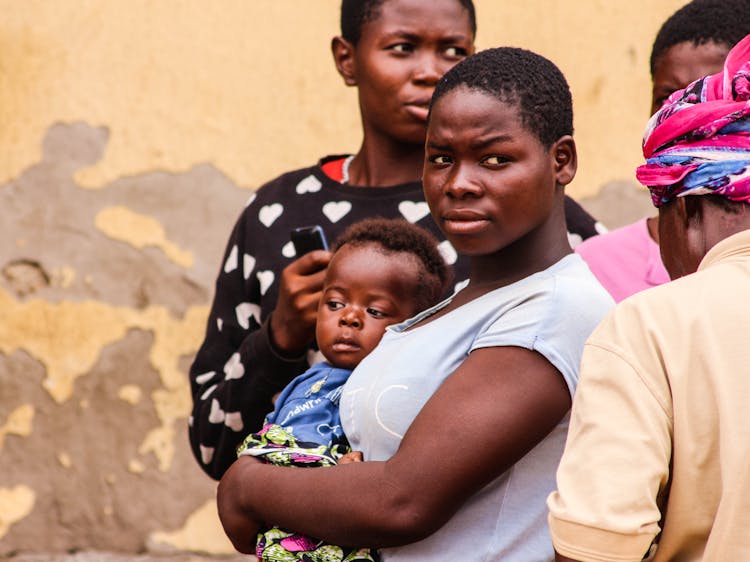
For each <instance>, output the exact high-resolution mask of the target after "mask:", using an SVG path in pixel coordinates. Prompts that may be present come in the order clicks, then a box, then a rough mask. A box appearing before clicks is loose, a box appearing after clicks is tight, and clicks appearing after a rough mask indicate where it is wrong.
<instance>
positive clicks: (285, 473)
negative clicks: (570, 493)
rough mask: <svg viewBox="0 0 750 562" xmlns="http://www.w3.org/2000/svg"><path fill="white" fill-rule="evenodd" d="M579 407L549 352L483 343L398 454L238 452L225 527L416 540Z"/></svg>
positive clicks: (342, 539)
mask: <svg viewBox="0 0 750 562" xmlns="http://www.w3.org/2000/svg"><path fill="white" fill-rule="evenodd" d="M569 407H570V394H569V392H568V389H567V386H566V384H565V382H564V380H563V378H562V376H561V374H560V373H559V372H558V371H557V369H556V368H555V367H553V366H552V364H551V363H549V361H547V359H545V358H544V357H543V356H542V355H540V354H538V353H536V352H533V351H529V350H527V349H523V348H518V347H492V348H484V349H479V350H476V351H474V352H473V353H471V354H470V355H469V357H468V358H467V359H466V361H465V362H464V363H463V364H462V365H461V366H460V367H459V368H458V369H457V370H456V371H455V372H454V373H453V374H452V375H451V376H450V377H448V378H447V379H446V381H445V382H444V383H443V385H441V387H440V388H439V389H438V390H437V391H436V392H435V394H434V395H433V396H432V398H430V400H429V401H428V402H427V404H425V406H424V408H423V409H422V411H421V412H420V414H419V415H418V416H417V418H416V419H415V420H414V423H413V424H412V426H411V427H410V428H409V430H408V432H407V433H406V435H405V436H404V439H403V441H402V443H401V446H400V448H399V450H398V451H397V452H396V454H395V455H394V456H393V457H392V458H391V459H389V460H388V461H385V462H364V463H354V464H349V465H345V466H336V467H332V468H327V469H325V470H309V469H296V468H284V467H274V466H269V465H260V464H257V463H252V462H246V461H245V460H244V459H240V460H238V461H237V462H236V463H235V464H234V465H233V466H232V467H231V469H230V470H229V471H228V472H227V473H226V475H225V476H224V478H223V479H222V481H221V483H220V485H219V490H218V502H219V509H220V511H221V513H222V514H223V515H222V520H229V521H231V522H232V524H231V525H229V526H227V525H226V524H225V530H226V532H227V534H228V535H229V536H230V538H231V539H232V540H233V542H235V544H236V541H237V540H241V539H242V537H241V536H240V535H242V534H243V533H244V531H243V525H242V523H241V522H242V521H247V522H248V528H250V529H252V526H253V525H254V524H255V521H265V522H267V523H270V524H273V525H279V526H282V527H286V528H291V529H294V530H295V531H298V532H300V533H304V534H307V535H311V536H316V537H319V538H321V539H323V540H326V541H329V542H332V543H335V544H366V545H369V546H372V547H384V546H395V545H400V544H408V543H411V542H415V541H417V540H420V539H422V538H424V537H426V536H429V535H430V534H432V533H433V532H435V531H436V530H437V529H439V528H440V527H441V526H442V525H443V524H444V523H445V522H446V521H447V520H448V519H450V517H451V516H452V515H453V514H454V513H455V512H456V511H457V510H458V508H459V507H460V506H461V505H462V504H463V502H464V501H465V500H466V499H467V498H468V497H469V496H470V495H472V494H473V493H475V492H476V491H477V490H479V489H480V488H482V487H483V486H484V485H486V484H487V483H489V482H490V481H492V480H493V479H494V478H496V477H497V476H499V475H500V474H502V473H503V472H504V471H505V470H507V469H508V468H509V467H511V466H512V465H513V464H514V463H515V462H516V461H517V460H518V459H520V458H521V457H522V456H524V455H525V454H526V453H527V452H528V451H529V450H531V449H532V448H533V447H534V446H535V445H536V444H537V443H539V442H540V441H541V440H542V439H543V438H544V437H545V436H546V435H547V434H548V433H549V432H550V431H551V430H552V429H553V428H554V427H555V425H557V423H558V422H559V421H560V420H561V419H562V417H563V416H564V415H565V413H566V412H567V411H568V409H569ZM457 428H461V429H462V430H461V431H460V437H461V439H455V435H456V430H457ZM238 522H240V523H239V524H238Z"/></svg>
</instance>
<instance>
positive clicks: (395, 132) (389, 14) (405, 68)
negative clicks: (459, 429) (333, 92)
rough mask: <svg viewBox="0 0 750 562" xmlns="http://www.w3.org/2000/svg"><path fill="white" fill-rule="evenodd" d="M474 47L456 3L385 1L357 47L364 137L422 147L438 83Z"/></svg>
mask: <svg viewBox="0 0 750 562" xmlns="http://www.w3.org/2000/svg"><path fill="white" fill-rule="evenodd" d="M473 49H474V47H473V37H472V31H471V23H470V20H469V13H468V12H467V11H466V9H465V8H464V7H463V6H461V4H460V3H459V2H458V1H457V0H429V1H425V0H387V1H386V2H384V3H383V4H382V6H380V8H379V9H378V15H377V16H376V17H375V19H373V20H371V21H369V22H366V23H365V24H363V26H362V30H361V37H360V40H359V42H358V43H357V45H356V47H354V54H353V61H354V65H353V73H354V83H356V85H357V86H358V88H359V104H360V111H361V114H362V122H363V127H364V130H365V134H367V135H369V136H373V135H380V136H384V137H386V138H388V139H390V140H394V141H396V142H399V143H408V144H422V143H424V137H425V129H426V121H427V108H428V105H429V103H430V98H431V97H432V92H433V90H434V89H435V84H436V83H437V81H438V80H439V79H440V78H441V77H442V76H443V74H445V73H446V72H447V71H448V70H449V69H450V68H451V67H453V66H454V65H455V64H456V63H458V62H459V61H461V60H462V59H464V58H466V57H467V56H468V55H469V54H471V53H472V52H473Z"/></svg>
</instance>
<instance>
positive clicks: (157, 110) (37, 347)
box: [0, 0, 684, 555]
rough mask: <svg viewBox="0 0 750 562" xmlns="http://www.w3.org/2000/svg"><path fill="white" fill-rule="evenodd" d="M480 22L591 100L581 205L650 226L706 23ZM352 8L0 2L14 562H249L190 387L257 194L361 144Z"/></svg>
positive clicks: (499, 10)
mask: <svg viewBox="0 0 750 562" xmlns="http://www.w3.org/2000/svg"><path fill="white" fill-rule="evenodd" d="M425 1H426V0H425ZM476 2H477V11H478V22H479V32H478V37H477V45H478V47H479V48H486V47H491V46H497V45H504V44H507V45H515V46H522V47H526V48H530V49H532V50H535V51H537V52H540V53H541V54H544V55H546V56H547V57H549V58H551V59H552V60H553V61H555V62H556V63H558V65H559V66H560V67H561V68H562V70H563V71H564V72H565V73H566V75H567V77H568V79H569V81H570V83H571V87H572V90H573V98H574V103H575V125H576V137H577V139H578V142H579V149H580V166H579V174H578V177H577V178H576V180H575V182H574V183H573V184H572V186H571V187H570V191H569V193H570V194H571V195H573V196H574V197H576V198H577V199H579V200H581V201H582V202H583V203H584V204H585V205H586V206H587V207H588V208H589V209H591V210H592V211H593V212H594V214H595V216H597V218H598V219H600V220H601V221H602V222H604V224H606V225H608V226H610V227H612V226H617V225H619V224H623V223H624V222H625V221H627V220H631V219H634V218H636V217H638V216H642V215H643V214H645V213H647V212H649V210H648V206H649V203H648V197H647V196H646V194H645V192H644V191H642V190H639V189H637V188H636V187H635V185H634V183H633V169H634V167H635V166H636V165H637V164H638V163H639V162H640V137H641V133H642V130H643V126H644V124H645V121H646V119H647V117H648V115H647V113H648V108H649V99H650V78H649V73H648V56H649V53H650V47H651V42H652V40H653V37H654V35H655V33H656V30H657V28H658V26H659V25H660V23H661V22H662V21H663V20H664V19H665V18H666V17H667V16H668V15H669V14H670V13H672V12H673V11H674V10H675V9H676V8H678V7H679V6H681V5H682V4H683V3H684V2H683V0H660V1H659V2H653V1H650V0H630V1H628V2H625V1H615V0H575V1H574V0H527V1H526V2H523V3H520V2H515V1H511V0H476ZM338 5H339V3H338V0H315V1H314V2H311V1H310V0H284V1H283V2H279V1H278V0H253V2H247V1H246V0H224V1H222V2H211V3H208V2H198V1H196V0H162V1H160V2H150V1H148V0H127V1H126V0H106V1H101V0H65V1H62V2H49V1H43V0H26V1H25V2H23V3H19V2H16V1H14V0H0V12H1V13H2V14H3V16H2V18H1V19H0V147H1V149H0V555H2V554H7V553H10V552H14V551H60V552H63V551H69V550H75V549H113V550H120V551H125V552H140V551H144V550H151V551H160V550H163V549H177V550H180V551H183V550H184V551H202V552H208V553H222V552H231V547H230V546H229V544H228V542H227V541H226V539H225V538H224V537H223V533H222V532H221V531H220V529H219V527H218V523H217V520H216V515H215V508H214V499H213V498H214V491H215V484H214V483H213V482H212V481H210V480H209V479H208V478H207V477H205V476H204V475H203V473H202V472H200V470H199V469H198V467H197V464H196V463H195V462H194V461H193V459H192V456H191V453H190V451H189V448H188V444H187V436H186V420H187V416H188V415H189V412H190V396H189V387H188V381H187V375H186V373H187V369H188V366H189V364H190V361H191V359H192V356H193V354H194V353H195V350H196V349H197V347H198V345H199V343H200V341H201V337H202V334H203V330H204V323H205V318H206V316H207V312H208V305H209V302H210V298H211V294H212V290H213V279H214V275H215V274H216V272H217V271H218V267H219V260H220V256H221V253H222V250H223V245H224V243H225V241H226V238H227V236H228V233H229V230H230V229H231V227H232V224H233V223H234V220H235V219H236V217H237V216H238V214H239V212H240V210H241V208H242V206H243V204H244V202H245V200H246V199H247V198H248V196H249V195H250V193H251V190H252V189H253V188H255V187H257V186H258V185H260V184H261V183H263V182H264V181H265V180H268V179H270V178H272V177H274V176H276V175H278V174H279V173H281V172H283V171H286V170H289V169H292V168H297V167H301V166H305V165H309V164H310V163H312V162H314V161H315V160H316V159H317V158H318V157H319V156H321V155H322V154H323V153H337V152H338V153H340V152H353V151H355V150H356V149H357V147H358V145H359V141H360V137H359V126H358V114H357V109H356V93H355V91H354V90H353V89H347V88H345V87H344V86H343V84H342V82H341V80H340V79H339V77H338V76H337V74H336V73H335V69H334V67H333V64H332V62H331V57H330V54H329V48H328V45H329V41H330V38H331V36H333V35H334V34H336V33H337V32H338Z"/></svg>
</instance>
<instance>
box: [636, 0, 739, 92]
mask: <svg viewBox="0 0 750 562" xmlns="http://www.w3.org/2000/svg"><path fill="white" fill-rule="evenodd" d="M749 33H750V0H693V1H692V2H690V3H688V4H686V5H685V6H683V7H682V8H680V9H679V10H677V11H676V12H675V13H674V14H672V15H671V16H669V18H667V20H666V21H665V22H664V23H663V24H662V26H661V28H660V29H659V32H658V33H657V34H656V39H655V40H654V45H653V47H652V48H651V61H650V65H651V76H652V77H653V75H654V68H655V66H656V63H657V62H658V59H659V57H661V56H662V55H663V54H664V53H665V52H666V51H667V50H668V49H670V48H671V47H674V46H675V45H679V44H680V43H686V42H690V43H692V44H693V45H695V46H698V45H703V44H704V43H717V44H719V45H726V46H727V47H729V48H731V47H734V45H735V44H737V43H739V42H740V40H741V39H742V38H743V37H745V36H746V35H747V34H749Z"/></svg>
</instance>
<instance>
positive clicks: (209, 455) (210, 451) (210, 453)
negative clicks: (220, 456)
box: [201, 445, 214, 464]
mask: <svg viewBox="0 0 750 562" xmlns="http://www.w3.org/2000/svg"><path fill="white" fill-rule="evenodd" d="M213 458H214V448H213V447H204V446H203V445H201V460H202V461H203V464H208V463H210V462H211V459H213Z"/></svg>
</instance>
